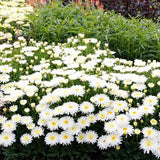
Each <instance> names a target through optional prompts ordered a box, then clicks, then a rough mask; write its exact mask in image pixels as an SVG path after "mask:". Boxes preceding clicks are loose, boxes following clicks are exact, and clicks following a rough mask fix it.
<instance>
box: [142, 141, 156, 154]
mask: <svg viewBox="0 0 160 160" xmlns="http://www.w3.org/2000/svg"><path fill="white" fill-rule="evenodd" d="M156 146H157V142H156V141H155V140H154V139H153V138H143V139H142V140H141V141H140V149H142V150H143V151H144V153H147V154H149V152H150V151H154V150H155V149H156Z"/></svg>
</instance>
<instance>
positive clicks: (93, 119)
mask: <svg viewBox="0 0 160 160" xmlns="http://www.w3.org/2000/svg"><path fill="white" fill-rule="evenodd" d="M87 119H88V120H89V122H90V123H96V122H97V116H96V115H94V114H89V115H88V116H87Z"/></svg>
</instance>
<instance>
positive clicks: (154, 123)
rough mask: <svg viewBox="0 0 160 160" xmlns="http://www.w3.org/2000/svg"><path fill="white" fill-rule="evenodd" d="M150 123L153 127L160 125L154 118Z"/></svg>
mask: <svg viewBox="0 0 160 160" xmlns="http://www.w3.org/2000/svg"><path fill="white" fill-rule="evenodd" d="M150 123H151V125H153V126H154V125H157V124H158V122H157V120H156V119H154V118H152V119H151V120H150Z"/></svg>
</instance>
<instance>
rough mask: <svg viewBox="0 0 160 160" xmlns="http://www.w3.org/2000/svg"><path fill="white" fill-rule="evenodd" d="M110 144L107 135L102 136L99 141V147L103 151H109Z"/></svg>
mask: <svg viewBox="0 0 160 160" xmlns="http://www.w3.org/2000/svg"><path fill="white" fill-rule="evenodd" d="M108 142H109V141H108V136H107V135H102V136H101V137H99V139H98V142H97V146H98V147H99V149H101V150H104V149H107V148H108V147H109V143H108Z"/></svg>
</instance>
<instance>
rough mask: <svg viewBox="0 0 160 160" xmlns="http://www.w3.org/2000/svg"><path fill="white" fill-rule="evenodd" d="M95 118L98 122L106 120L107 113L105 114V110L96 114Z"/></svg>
mask: <svg viewBox="0 0 160 160" xmlns="http://www.w3.org/2000/svg"><path fill="white" fill-rule="evenodd" d="M96 116H97V120H99V121H105V120H107V112H106V110H102V111H100V112H99V113H97V115H96Z"/></svg>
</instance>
